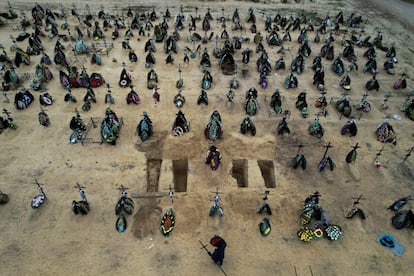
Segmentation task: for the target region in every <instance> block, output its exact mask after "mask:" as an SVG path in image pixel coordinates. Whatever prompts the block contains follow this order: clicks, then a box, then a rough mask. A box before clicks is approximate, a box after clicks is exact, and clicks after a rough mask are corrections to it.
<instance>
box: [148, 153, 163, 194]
mask: <svg viewBox="0 0 414 276" xmlns="http://www.w3.org/2000/svg"><path fill="white" fill-rule="evenodd" d="M161 163H162V159H148V160H147V192H149V193H151V192H158V185H159V181H160V172H161Z"/></svg>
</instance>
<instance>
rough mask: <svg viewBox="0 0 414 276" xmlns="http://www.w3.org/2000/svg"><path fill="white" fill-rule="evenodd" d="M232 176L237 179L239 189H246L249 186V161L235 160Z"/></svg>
mask: <svg viewBox="0 0 414 276" xmlns="http://www.w3.org/2000/svg"><path fill="white" fill-rule="evenodd" d="M231 175H232V176H233V177H234V178H236V181H237V186H238V187H239V188H246V187H247V186H248V184H249V180H248V164H247V159H238V160H233V168H232V170H231Z"/></svg>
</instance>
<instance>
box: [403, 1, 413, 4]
mask: <svg viewBox="0 0 414 276" xmlns="http://www.w3.org/2000/svg"><path fill="white" fill-rule="evenodd" d="M402 1H403V2H407V3H410V4H414V0H402Z"/></svg>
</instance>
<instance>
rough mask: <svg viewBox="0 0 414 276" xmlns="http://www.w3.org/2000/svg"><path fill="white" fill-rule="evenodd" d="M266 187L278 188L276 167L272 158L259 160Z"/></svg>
mask: <svg viewBox="0 0 414 276" xmlns="http://www.w3.org/2000/svg"><path fill="white" fill-rule="evenodd" d="M257 164H258V165H259V168H260V171H261V173H262V177H263V179H264V182H265V186H266V188H276V179H275V167H274V165H273V161H272V160H257Z"/></svg>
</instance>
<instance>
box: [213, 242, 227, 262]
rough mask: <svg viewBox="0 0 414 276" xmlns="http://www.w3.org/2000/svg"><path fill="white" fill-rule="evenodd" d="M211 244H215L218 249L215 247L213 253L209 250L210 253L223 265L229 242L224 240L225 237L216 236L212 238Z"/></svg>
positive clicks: (215, 260)
mask: <svg viewBox="0 0 414 276" xmlns="http://www.w3.org/2000/svg"><path fill="white" fill-rule="evenodd" d="M210 244H211V245H213V246H215V247H216V249H214V252H213V253H210V252H209V255H210V256H211V258H212V259H213V261H214V262H215V263H216V264H217V265H220V266H221V265H223V260H224V250H225V249H226V246H227V243H226V242H225V241H224V240H223V238H221V237H219V236H214V237H213V238H211V240H210Z"/></svg>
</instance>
